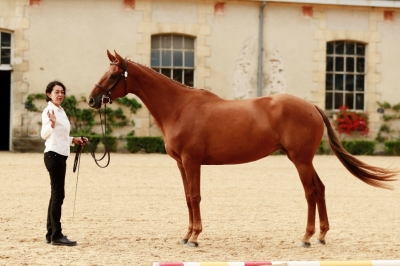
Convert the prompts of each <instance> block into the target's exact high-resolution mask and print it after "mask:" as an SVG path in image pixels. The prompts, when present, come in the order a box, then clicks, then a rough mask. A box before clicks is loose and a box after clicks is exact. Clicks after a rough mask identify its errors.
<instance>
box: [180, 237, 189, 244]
mask: <svg viewBox="0 0 400 266" xmlns="http://www.w3.org/2000/svg"><path fill="white" fill-rule="evenodd" d="M188 240H189V239H186V238H183V239H182V240H181V241H179V243H180V244H182V245H186V244H187V242H188Z"/></svg>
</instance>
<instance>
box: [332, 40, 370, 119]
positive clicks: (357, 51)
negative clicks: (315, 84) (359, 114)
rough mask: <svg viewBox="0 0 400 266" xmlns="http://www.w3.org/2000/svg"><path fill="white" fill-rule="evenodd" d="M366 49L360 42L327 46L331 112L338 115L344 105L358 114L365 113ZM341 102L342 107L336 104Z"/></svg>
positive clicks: (343, 41) (341, 42)
mask: <svg viewBox="0 0 400 266" xmlns="http://www.w3.org/2000/svg"><path fill="white" fill-rule="evenodd" d="M366 49H367V44H365V43H362V42H357V41H347V40H340V41H331V42H327V43H326V67H325V109H326V110H327V111H338V110H339V108H340V106H342V105H346V106H347V107H349V108H350V109H351V110H354V111H365V108H366V101H365V95H366V93H365V89H366V68H367V62H366V61H367V60H366ZM338 83H341V84H338ZM336 97H338V98H336ZM360 97H361V98H360ZM339 99H340V101H341V104H340V105H338V104H337V103H336V100H339ZM349 101H351V105H350V104H349ZM360 105H362V106H360Z"/></svg>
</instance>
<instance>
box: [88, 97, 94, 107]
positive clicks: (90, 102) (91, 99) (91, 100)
mask: <svg viewBox="0 0 400 266" xmlns="http://www.w3.org/2000/svg"><path fill="white" fill-rule="evenodd" d="M88 104H89V106H91V107H93V105H94V99H93V98H92V97H90V98H89V101H88Z"/></svg>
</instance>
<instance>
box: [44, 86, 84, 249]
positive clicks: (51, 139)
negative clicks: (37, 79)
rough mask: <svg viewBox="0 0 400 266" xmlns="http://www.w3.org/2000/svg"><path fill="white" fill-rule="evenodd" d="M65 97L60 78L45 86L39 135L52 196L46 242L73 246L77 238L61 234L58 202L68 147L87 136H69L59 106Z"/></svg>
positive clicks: (59, 200)
mask: <svg viewBox="0 0 400 266" xmlns="http://www.w3.org/2000/svg"><path fill="white" fill-rule="evenodd" d="M64 98H65V86H64V85H63V84H62V83H61V82H59V81H52V82H50V83H49V85H47V88H46V101H47V107H46V108H45V109H44V110H43V113H42V131H41V137H42V138H43V139H45V140H46V142H45V146H46V148H45V150H44V164H45V166H46V169H47V171H48V172H49V174H50V185H51V196H50V202H49V207H48V212H47V234H46V243H48V244H50V243H51V244H52V245H62V246H75V245H76V244H77V243H76V241H71V240H69V239H68V238H67V237H66V236H64V235H63V233H62V228H61V205H62V204H63V201H64V195H65V192H64V184H65V173H66V167H67V164H66V161H67V158H68V156H69V154H70V146H73V145H74V144H77V145H85V144H86V142H87V141H88V139H87V138H85V137H82V138H74V137H70V136H69V133H70V128H71V125H70V123H69V120H68V117H67V115H66V113H65V111H64V109H63V108H62V107H61V103H62V102H63V100H64Z"/></svg>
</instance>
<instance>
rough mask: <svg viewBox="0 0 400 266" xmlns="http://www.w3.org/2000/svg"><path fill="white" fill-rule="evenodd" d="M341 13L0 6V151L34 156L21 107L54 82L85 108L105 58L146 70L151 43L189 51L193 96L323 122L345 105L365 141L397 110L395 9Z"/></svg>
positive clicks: (209, 4) (144, 123)
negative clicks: (298, 112)
mask: <svg viewBox="0 0 400 266" xmlns="http://www.w3.org/2000/svg"><path fill="white" fill-rule="evenodd" d="M337 3H338V1H334V0H326V1H316V0H313V1H306V0H303V1H301V0H292V1H290V0H281V1H278V0H269V1H257V0H242V1H240V0H235V1H233V0H232V1H231V0H226V1H210V0H193V1H183V0H84V1H68V0H2V1H1V2H0V32H1V33H2V35H1V36H2V39H0V42H1V52H2V53H1V58H2V62H1V65H0V74H1V76H0V77H1V84H0V85H1V90H2V92H3V95H6V98H7V99H6V102H7V104H5V106H3V107H2V113H3V115H5V116H6V117H9V120H8V122H6V123H5V124H6V128H4V129H2V131H3V133H2V136H1V137H2V138H1V139H2V141H3V143H1V145H0V146H1V147H2V148H1V149H2V150H11V151H33V150H37V149H39V150H42V143H43V141H42V140H41V139H40V136H39V133H40V125H39V122H40V113H37V112H30V111H28V110H27V109H26V108H25V107H26V106H25V102H26V99H27V97H28V95H30V94H36V93H43V92H44V89H45V86H46V85H47V83H48V82H49V81H51V80H54V79H57V80H60V81H62V82H63V83H64V84H65V85H66V86H67V89H68V92H67V93H68V94H69V95H76V96H77V97H79V96H82V95H83V96H87V95H88V94H89V92H90V91H91V89H92V88H93V87H94V84H95V83H96V82H97V81H98V79H99V78H100V76H101V75H102V74H103V73H104V71H105V70H106V69H107V67H108V63H109V62H108V58H107V56H106V50H110V51H113V50H115V51H117V52H118V53H119V54H120V55H122V56H124V57H127V58H129V59H131V60H133V61H136V62H138V63H141V64H144V65H148V66H152V64H153V61H152V56H153V51H156V50H157V49H156V48H155V47H154V42H153V41H152V40H154V39H153V36H167V37H166V38H169V37H168V36H170V37H171V36H172V37H171V38H174V37H173V36H185V38H186V37H187V38H191V39H193V43H194V56H193V62H194V65H193V67H192V68H191V69H189V72H190V73H192V75H193V76H192V77H191V79H192V84H193V87H195V88H203V89H207V90H210V91H212V92H213V93H215V94H217V95H219V96H220V97H222V98H224V99H229V100H240V99H244V98H252V97H259V96H265V95H272V94H276V93H289V94H293V95H296V96H298V97H300V98H303V99H305V100H307V101H310V102H312V103H314V104H316V105H318V106H320V107H322V108H324V109H325V110H326V112H327V113H329V114H330V115H331V116H334V115H335V113H337V109H338V104H339V102H341V101H342V102H341V103H343V104H344V103H349V104H350V105H353V106H352V109H355V110H358V111H363V112H366V113H368V115H369V121H370V124H369V126H370V134H369V138H370V139H373V138H375V136H376V134H377V132H378V130H379V127H380V125H381V124H382V114H380V113H379V112H378V111H377V109H378V107H379V106H378V104H377V102H388V103H390V104H392V105H395V104H397V103H398V102H399V92H398V90H399V89H398V84H400V82H399V81H400V75H399V74H398V62H400V50H399V49H398V44H399V43H400V34H399V28H400V12H399V11H400V3H399V2H398V1H394V0H383V1H370V0H365V1H364V0H359V1H350V0H348V1H340V5H339V4H337ZM8 39H10V41H8ZM342 46H343V47H346V48H345V50H343V51H341V50H340V49H341V48H340V47H342ZM329 47H335V48H334V51H333V52H332V51H330V49H331V48H329ZM354 47H355V48H354ZM352 49H354V50H352ZM174 51H175V50H174ZM182 51H183V50H182ZM156 52H157V51H156ZM332 60H333V61H332ZM331 61H332V69H329V67H330V63H329V62H331ZM351 64H353V66H351ZM361 65H362V66H361ZM359 66H361V67H359ZM152 67H153V66H152ZM341 67H343V68H344V69H341ZM168 71H170V70H168ZM171 71H174V70H171ZM184 71H187V69H186V70H184ZM189 72H188V73H189ZM168 73H170V72H168ZM171 73H172V72H171ZM185 73H186V72H185ZM331 81H332V82H331ZM339 83H340V84H343V87H342V88H339V87H338V85H337V84H339ZM332 84H333V85H332ZM340 86H341V85H340ZM331 91H332V92H331ZM4 92H6V93H4ZM130 97H134V96H130ZM133 120H134V121H135V126H132V128H130V129H129V130H132V129H133V130H134V131H135V134H136V135H137V136H159V135H160V134H161V132H160V131H159V129H158V128H157V126H156V125H155V124H154V121H153V120H152V118H151V115H150V114H149V112H148V111H147V109H146V108H145V107H143V108H141V109H140V110H139V111H138V112H137V113H136V114H135V117H134V118H133ZM7 124H8V125H7ZM114 134H115V135H116V136H123V135H124V134H125V131H124V130H120V131H116V132H115V133H114ZM35 147H39V148H35Z"/></svg>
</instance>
